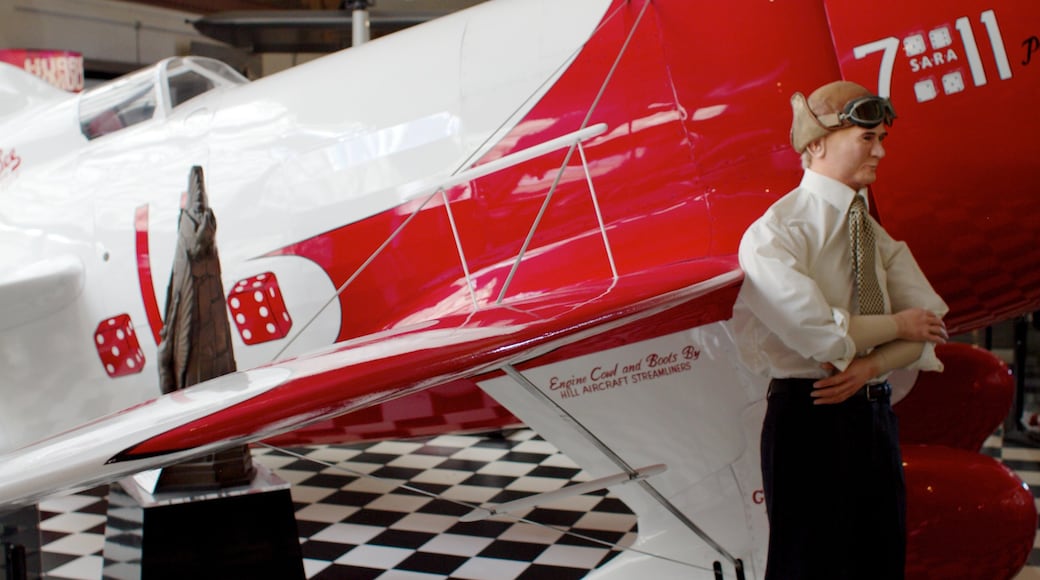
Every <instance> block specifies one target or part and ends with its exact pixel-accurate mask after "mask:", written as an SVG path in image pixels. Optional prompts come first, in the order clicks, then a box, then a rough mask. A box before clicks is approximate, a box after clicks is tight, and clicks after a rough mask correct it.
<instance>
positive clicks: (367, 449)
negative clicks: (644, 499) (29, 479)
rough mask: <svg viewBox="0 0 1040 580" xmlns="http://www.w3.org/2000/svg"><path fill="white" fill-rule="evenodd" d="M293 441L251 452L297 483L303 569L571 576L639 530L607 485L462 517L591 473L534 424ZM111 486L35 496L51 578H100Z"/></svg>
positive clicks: (319, 574) (397, 575) (346, 574)
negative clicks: (297, 444) (506, 511)
mask: <svg viewBox="0 0 1040 580" xmlns="http://www.w3.org/2000/svg"><path fill="white" fill-rule="evenodd" d="M290 451H293V452H299V453H301V454H302V455H305V456H306V457H307V459H300V458H298V457H294V456H291V455H288V454H286V453H283V452H280V451H272V450H268V449H264V448H258V449H256V450H255V451H254V458H255V460H256V461H257V462H258V463H260V464H262V465H265V466H267V467H270V468H271V469H273V470H274V472H275V474H276V475H277V476H278V477H281V478H282V479H284V480H286V481H288V482H289V483H291V484H292V497H293V501H294V502H295V504H296V520H297V526H298V532H299V535H300V541H301V548H302V552H303V557H304V571H305V573H306V575H307V577H308V578H315V579H339V578H350V579H366V578H381V579H390V578H392V579H401V580H404V579H413V578H414V579H420V578H421V579H429V580H433V579H437V578H452V579H455V578H459V579H462V578H469V579H490V578H494V579H496V580H500V579H501V580H508V579H511V578H516V579H523V578H530V579H534V578H538V579H544V578H553V579H554V580H555V579H559V580H566V579H568V578H581V577H583V576H584V575H585V574H586V573H587V572H588V571H589V570H591V569H593V568H595V567H596V566H598V565H599V564H601V563H603V562H605V561H607V560H609V559H610V558H612V557H613V556H614V555H616V554H617V549H616V548H614V547H611V546H612V545H620V546H627V545H629V544H631V542H632V541H633V540H634V539H635V524H636V520H635V517H634V516H633V515H632V514H631V512H629V511H628V509H627V508H626V507H625V506H624V504H622V503H621V502H620V501H619V500H617V499H616V498H614V497H612V496H610V495H608V494H606V493H600V494H598V495H585V496H579V497H576V498H571V499H567V500H560V501H559V502H556V503H553V504H550V505H546V506H541V507H538V508H534V509H531V510H527V511H526V512H519V513H516V514H514V515H515V516H517V517H519V518H522V521H518V519H517V518H505V517H503V516H496V517H495V518H492V519H489V520H484V521H479V522H471V523H463V522H460V521H459V517H460V516H461V515H463V514H465V513H468V512H469V511H471V509H472V507H473V506H475V505H480V504H482V503H485V502H493V503H503V502H506V501H510V500H513V499H517V498H519V497H523V496H527V495H530V494H532V493H538V492H544V491H551V490H555V489H558V488H560V487H563V486H565V485H569V484H572V483H576V482H580V481H586V480H587V479H588V478H587V477H586V476H585V474H584V472H582V471H581V470H580V469H578V468H577V466H575V464H574V463H573V462H572V461H571V460H570V459H568V458H567V457H565V456H563V455H562V454H560V453H559V452H558V451H557V450H556V449H555V448H554V447H553V446H551V445H549V444H548V443H546V442H545V441H544V440H542V439H541V438H539V437H538V436H537V435H535V434H534V433H533V432H532V431H530V430H528V429H521V430H515V431H510V432H505V433H499V434H492V435H488V436H440V437H434V438H427V439H422V440H409V441H384V442H380V443H368V444H360V445H338V446H325V447H313V448H303V449H294V450H290ZM310 459H317V460H319V461H321V462H323V463H316V462H314V461H310ZM326 464H329V465H332V466H335V467H327V466H326ZM339 468H346V469H347V470H349V471H347V472H345V471H342V470H341V469H339ZM358 472H360V473H364V474H370V475H372V476H375V477H377V478H379V479H372V478H369V477H361V476H357V475H352V473H358ZM402 483H404V484H406V485H407V486H408V489H402V487H401V485H400V484H402ZM107 492H108V488H107V486H106V487H102V488H97V489H94V490H91V491H89V492H86V493H81V494H77V495H71V496H65V497H57V498H52V499H48V500H46V501H44V502H41V503H40V512H41V513H40V517H41V520H42V521H41V524H40V527H41V529H42V532H41V534H42V542H43V556H42V558H43V562H42V567H43V570H44V577H45V578H65V579H82V580H98V579H100V578H102V569H103V565H104V556H103V547H104V540H105V521H106V510H107V500H106V497H107ZM422 492H428V493H431V494H435V495H436V496H438V497H439V498H443V499H433V498H431V497H429V496H427V495H424V494H423V493H422Z"/></svg>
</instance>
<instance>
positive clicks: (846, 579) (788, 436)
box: [762, 379, 906, 580]
mask: <svg viewBox="0 0 1040 580" xmlns="http://www.w3.org/2000/svg"><path fill="white" fill-rule="evenodd" d="M781 381H782V383H783V384H781V385H778V382H777V380H774V381H773V382H772V383H771V384H770V391H771V392H770V395H769V405H768V408H767V410H766V417H765V422H764V424H763V428H762V480H763V484H764V491H765V499H766V511H767V513H768V515H769V529H770V532H769V556H768V560H767V563H766V576H765V577H766V580H891V579H897V580H899V579H902V578H903V569H904V567H905V562H906V487H905V483H904V481H903V465H902V457H901V454H900V451H899V428H898V424H897V421H896V416H895V414H894V413H893V412H892V407H891V405H890V403H889V400H888V397H887V396H886V397H883V398H881V399H878V400H874V401H870V400H868V399H867V398H866V397H865V396H863V395H862V394H860V395H857V396H855V397H853V398H851V399H849V400H847V401H845V402H843V403H841V404H838V405H813V404H812V399H811V398H810V397H809V392H810V391H811V390H812V383H813V381H812V380H802V379H782V380H781ZM774 387H775V388H774ZM780 387H783V388H780Z"/></svg>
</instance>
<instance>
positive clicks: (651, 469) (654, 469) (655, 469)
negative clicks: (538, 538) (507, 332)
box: [257, 441, 743, 580]
mask: <svg viewBox="0 0 1040 580" xmlns="http://www.w3.org/2000/svg"><path fill="white" fill-rule="evenodd" d="M257 445H260V446H262V447H266V448H268V449H271V450H273V451H278V452H279V453H284V454H286V455H290V456H292V457H295V458H297V459H302V460H304V461H313V462H314V463H317V464H319V465H324V466H325V467H327V468H330V469H335V470H337V471H342V472H344V473H349V474H350V475H353V476H355V477H359V478H361V477H367V478H369V479H374V480H376V481H382V482H385V483H394V484H396V485H397V486H398V487H400V488H401V489H404V490H407V491H410V492H413V493H415V494H417V495H422V496H426V497H428V498H431V499H435V500H441V501H446V502H450V503H453V504H455V505H458V506H462V507H466V508H469V509H471V510H474V512H479V511H481V510H482V508H481V507H480V506H477V505H474V504H472V503H469V502H465V501H461V500H457V499H451V498H448V497H443V496H440V495H437V494H436V493H434V492H432V491H429V490H426V489H423V488H421V487H415V486H412V485H408V484H407V483H400V482H399V481H397V480H394V479H390V478H386V477H379V476H378V475H372V474H371V473H365V472H363V471H357V470H354V469H350V468H349V467H346V466H344V465H342V464H335V463H330V462H328V461H323V460H321V459H317V458H315V457H310V456H307V455H304V454H302V453H297V452H295V451H293V450H291V449H286V448H284V447H276V446H274V445H271V444H269V443H264V442H262V441H261V442H258V443H257ZM643 469H644V470H646V473H645V474H644V475H643V477H648V476H650V475H655V474H657V473H661V472H662V471H664V466H663V465H651V466H648V467H645V468H643ZM640 471H642V470H640ZM621 475H622V476H624V477H625V478H628V476H627V475H625V474H621ZM614 477H618V476H614ZM600 481H601V480H600ZM591 483H594V482H587V483H585V484H577V485H572V486H569V487H568V488H566V489H571V488H576V487H580V486H584V485H588V484H591ZM560 491H562V490H560ZM550 493H551V492H550ZM582 493H585V492H582ZM545 495H546V494H536V495H535V496H532V497H538V498H544V496H545ZM558 497H560V496H557V498H553V499H558ZM523 499H526V498H522V499H521V500H517V501H523ZM510 503H513V502H510ZM471 513H472V512H471ZM493 515H500V516H503V517H509V518H512V519H514V520H516V521H518V522H523V523H525V524H531V525H532V526H540V527H543V528H548V529H551V530H554V531H557V532H560V533H562V534H564V535H567V536H572V537H575V538H580V539H582V540H585V541H587V542H591V543H593V544H599V545H601V546H605V547H607V548H611V549H614V550H618V551H619V552H635V553H637V554H643V555H644V556H650V557H652V558H660V559H661V560H666V561H668V562H672V563H674V564H679V565H682V566H689V567H691V568H697V569H700V570H707V571H711V568H706V567H704V566H698V565H696V564H691V563H689V562H682V561H680V560H676V559H675V558H669V557H668V556H662V555H660V554H654V553H651V552H647V551H645V550H640V549H638V548H633V547H631V546H622V545H621V544H619V543H617V542H608V541H606V540H601V539H599V538H594V537H592V536H587V535H585V534H580V533H578V532H575V531H572V530H570V529H567V528H565V527H561V526H554V525H551V524H546V523H542V522H536V521H534V520H531V519H528V518H525V517H520V516H514V515H512V514H508V513H501V512H500V513H498V514H493ZM465 518H466V516H463V517H461V518H459V519H460V520H461V521H467V520H466V519H465ZM738 562H739V560H738ZM738 580H743V579H742V578H740V579H738Z"/></svg>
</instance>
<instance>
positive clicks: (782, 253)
mask: <svg viewBox="0 0 1040 580" xmlns="http://www.w3.org/2000/svg"><path fill="white" fill-rule="evenodd" d="M857 194H858V195H862V196H863V198H864V200H866V199H867V196H866V189H863V190H861V191H859V192H856V191H853V190H852V188H850V187H848V186H846V185H844V184H842V183H841V182H839V181H836V180H834V179H831V178H829V177H825V176H823V175H820V174H819V173H814V172H813V171H811V170H808V169H806V170H805V174H804V175H803V177H802V182H801V184H799V186H798V188H797V189H795V190H793V191H791V192H790V193H788V194H787V195H785V196H784V197H782V198H780V199H779V200H777V201H776V203H774V204H773V205H772V206H771V207H770V208H769V209H768V210H766V213H765V214H764V215H762V217H760V218H759V219H758V220H756V221H755V222H754V223H753V224H751V226H750V227H749V228H748V230H747V231H746V232H745V233H744V237H743V238H742V239H741V241H740V253H739V258H740V266H741V268H743V270H744V275H745V278H744V283H743V285H742V286H741V288H740V294H739V296H738V297H737V301H736V304H734V307H733V320H732V328H733V330H734V334H735V337H736V340H737V344H738V348H739V351H740V354H741V358H742V359H743V360H744V363H745V364H746V365H747V366H748V367H749V368H751V370H753V371H755V372H757V373H759V374H762V375H765V376H769V377H773V378H791V377H796V378H823V377H825V376H827V373H826V372H825V371H824V370H823V369H822V368H821V367H820V365H821V364H822V363H825V362H829V363H831V364H833V365H834V366H835V367H837V368H838V369H840V370H845V368H846V367H848V365H849V363H850V362H852V360H853V359H854V358H855V356H856V347H855V344H854V343H853V341H852V339H851V338H849V316H850V313H854V312H856V304H855V300H856V298H855V295H856V291H855V281H854V280H853V275H852V254H851V250H850V248H849V245H850V244H849V231H848V222H847V220H846V214H847V213H848V210H849V205H850V204H851V203H852V199H853V196H854V195H857ZM868 219H870V220H871V222H872V225H873V227H874V232H875V238H876V240H877V249H876V254H875V260H874V263H875V265H876V269H877V277H878V283H879V284H880V286H881V290H882V293H883V294H884V295H885V312H886V313H892V312H899V311H901V310H904V309H907V308H913V307H921V308H926V309H928V310H931V311H932V312H935V313H936V314H938V315H939V316H945V315H946V312H947V311H948V308H947V306H946V303H945V302H943V300H942V298H940V297H939V295H938V294H936V293H935V290H933V289H932V286H931V284H929V283H928V280H927V279H926V278H925V276H924V274H923V273H922V272H921V269H920V267H918V265H917V262H916V261H915V260H914V258H913V256H912V255H911V254H910V249H909V248H908V247H907V245H906V244H905V243H904V242H898V241H896V240H894V239H892V237H891V236H890V235H888V233H887V232H886V231H885V230H884V229H883V228H882V227H881V226H880V225H879V224H878V223H877V222H876V221H874V219H873V218H872V217H870V218H868ZM907 368H909V369H911V370H913V369H918V370H934V371H941V370H942V363H941V362H940V361H939V359H938V358H937V357H936V356H935V345H934V344H932V343H926V344H925V348H924V352H923V353H922V354H921V357H920V358H919V359H918V360H917V361H915V362H914V363H913V364H912V365H911V366H909V367H907Z"/></svg>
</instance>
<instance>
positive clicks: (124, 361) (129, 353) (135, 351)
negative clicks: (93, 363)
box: [94, 314, 144, 378]
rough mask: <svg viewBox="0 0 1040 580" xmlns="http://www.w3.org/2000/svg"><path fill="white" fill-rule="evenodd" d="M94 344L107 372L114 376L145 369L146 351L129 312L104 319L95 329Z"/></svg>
mask: <svg viewBox="0 0 1040 580" xmlns="http://www.w3.org/2000/svg"><path fill="white" fill-rule="evenodd" d="M94 346H96V347H97V352H98V357H100V358H101V364H102V365H103V366H104V367H105V372H106V373H108V376H110V377H112V378H116V377H122V376H125V375H132V374H135V373H139V372H141V371H142V370H144V352H143V351H142V350H141V345H140V343H138V342H137V333H135V332H134V324H133V323H132V322H131V321H130V315H129V314H120V315H118V316H113V317H112V318H109V319H107V320H102V321H101V324H98V326H97V330H95V331H94Z"/></svg>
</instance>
